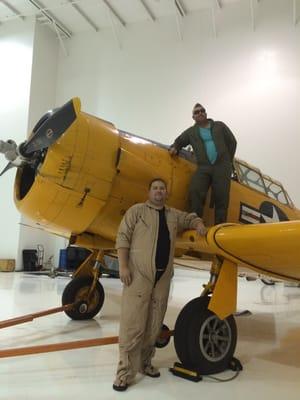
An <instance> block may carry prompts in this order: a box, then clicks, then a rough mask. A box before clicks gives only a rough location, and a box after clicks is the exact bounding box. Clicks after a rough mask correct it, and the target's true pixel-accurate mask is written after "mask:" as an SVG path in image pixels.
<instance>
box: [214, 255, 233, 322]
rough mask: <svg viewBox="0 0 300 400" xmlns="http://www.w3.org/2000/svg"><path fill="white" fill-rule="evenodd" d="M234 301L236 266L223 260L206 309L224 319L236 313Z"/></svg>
mask: <svg viewBox="0 0 300 400" xmlns="http://www.w3.org/2000/svg"><path fill="white" fill-rule="evenodd" d="M236 299H237V264H236V263H233V262H232V261H229V260H226V259H225V260H224V261H223V263H222V266H221V270H220V273H219V276H218V280H217V283H216V285H215V287H214V290H213V294H212V297H211V299H210V302H209V304H208V309H209V310H210V311H212V312H213V313H215V314H216V315H217V316H218V317H219V318H220V319H224V318H226V317H228V316H229V315H231V314H233V313H234V312H235V311H236Z"/></svg>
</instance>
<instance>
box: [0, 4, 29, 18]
mask: <svg viewBox="0 0 300 400" xmlns="http://www.w3.org/2000/svg"><path fill="white" fill-rule="evenodd" d="M0 3H2V4H3V5H4V6H5V7H7V8H8V9H9V10H10V11H12V12H13V13H14V14H15V15H16V16H17V17H18V18H20V19H22V20H23V21H24V19H25V17H24V16H23V15H22V14H21V13H20V11H18V10H17V9H16V8H15V7H14V6H12V5H11V4H10V3H9V2H8V1H5V0H0Z"/></svg>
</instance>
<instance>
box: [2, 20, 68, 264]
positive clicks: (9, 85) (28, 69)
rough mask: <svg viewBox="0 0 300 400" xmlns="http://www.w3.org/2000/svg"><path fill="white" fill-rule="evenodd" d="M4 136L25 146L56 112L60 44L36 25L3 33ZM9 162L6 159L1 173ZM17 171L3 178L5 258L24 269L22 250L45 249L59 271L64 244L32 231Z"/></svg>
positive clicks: (17, 25) (14, 25) (14, 26)
mask: <svg viewBox="0 0 300 400" xmlns="http://www.w3.org/2000/svg"><path fill="white" fill-rule="evenodd" d="M0 52H1V63H0V87H1V90H0V132H1V139H2V140H7V139H13V140H15V141H16V143H18V144H19V143H21V142H23V141H24V140H25V139H26V135H27V134H28V133H29V132H30V131H31V130H32V128H33V127H34V125H35V124H36V122H37V121H38V120H39V119H40V117H41V116H42V115H43V114H45V112H46V111H47V110H49V109H51V108H54V107H55V96H56V93H55V91H56V71H57V57H58V40H57V38H56V36H55V34H54V33H53V32H52V31H51V30H49V28H48V27H45V26H41V25H39V24H37V23H36V22H35V21H34V20H33V19H26V21H25V22H23V21H22V23H20V22H19V21H15V22H12V23H9V24H5V25H3V26H1V29H0ZM6 164H7V162H6V161H5V159H4V157H1V159H0V167H1V170H2V169H3V168H4V167H5V165H6ZM15 174H16V169H15V168H13V169H11V170H9V171H8V172H6V173H5V174H4V175H3V176H2V177H1V183H0V187H1V201H0V216H1V223H0V237H1V243H0V258H14V259H16V260H17V265H16V269H22V250H23V249H30V248H31V249H36V247H37V245H38V244H39V245H42V246H43V247H44V249H45V255H44V260H45V261H47V259H48V258H49V257H50V256H51V255H53V256H54V263H55V265H57V263H58V256H59V248H61V247H63V246H64V245H65V241H64V240H63V239H60V238H57V237H53V236H52V235H49V234H48V233H46V232H43V231H41V230H38V229H35V228H32V227H29V226H34V223H33V222H32V221H29V220H28V219H26V218H25V217H21V216H20V214H19V212H18V211H17V209H16V207H15V205H14V201H13V185H14V178H15Z"/></svg>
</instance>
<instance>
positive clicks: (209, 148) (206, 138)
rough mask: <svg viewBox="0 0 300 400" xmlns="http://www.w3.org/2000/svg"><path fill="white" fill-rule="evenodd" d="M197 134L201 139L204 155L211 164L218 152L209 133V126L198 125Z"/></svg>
mask: <svg viewBox="0 0 300 400" xmlns="http://www.w3.org/2000/svg"><path fill="white" fill-rule="evenodd" d="M199 136H200V138H201V139H202V140H203V143H204V146H205V151H206V155H207V158H208V160H209V162H210V163H211V164H214V163H215V162H216V159H217V157H218V152H217V149H216V145H215V142H214V141H213V138H212V135H211V128H210V127H209V128H201V127H200V126H199Z"/></svg>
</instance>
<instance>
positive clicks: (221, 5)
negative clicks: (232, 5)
mask: <svg viewBox="0 0 300 400" xmlns="http://www.w3.org/2000/svg"><path fill="white" fill-rule="evenodd" d="M215 3H216V6H217V7H218V9H219V10H221V8H222V7H223V4H222V3H221V0H215Z"/></svg>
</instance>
